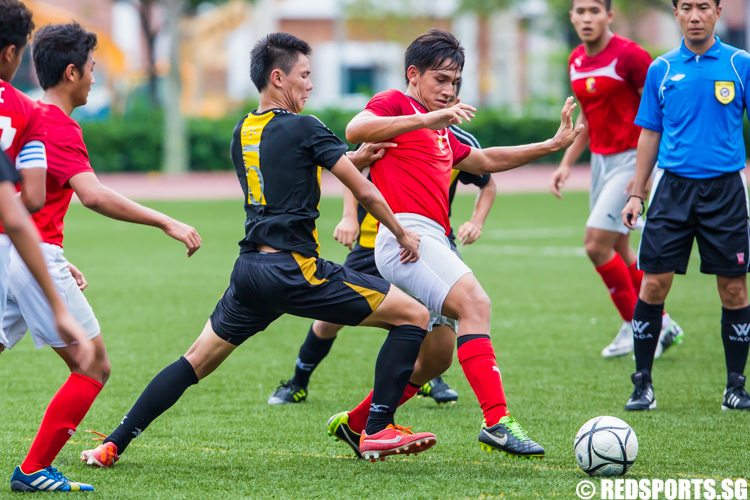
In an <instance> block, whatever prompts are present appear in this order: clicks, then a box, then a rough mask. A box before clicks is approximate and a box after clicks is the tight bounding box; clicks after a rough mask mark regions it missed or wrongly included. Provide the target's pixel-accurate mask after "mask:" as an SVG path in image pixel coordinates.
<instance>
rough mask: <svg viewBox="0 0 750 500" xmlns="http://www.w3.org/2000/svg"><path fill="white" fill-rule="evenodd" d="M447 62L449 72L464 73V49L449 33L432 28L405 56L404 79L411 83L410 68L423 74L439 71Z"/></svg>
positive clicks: (415, 42)
mask: <svg viewBox="0 0 750 500" xmlns="http://www.w3.org/2000/svg"><path fill="white" fill-rule="evenodd" d="M446 61H450V65H449V66H448V67H447V68H446V69H449V70H458V71H463V69H464V48H463V47H461V42H460V41H459V40H458V38H456V37H455V36H453V35H451V34H450V33H448V32H447V31H443V30H439V29H435V28H432V29H431V30H430V31H428V32H427V33H425V34H423V35H419V36H418V37H417V39H416V40H414V41H413V42H412V43H411V45H409V48H408V49H406V55H405V56H404V77H405V78H406V83H407V84H408V83H409V76H408V75H407V72H408V70H409V67H410V66H414V67H416V68H417V69H418V70H419V73H420V74H422V73H424V72H425V71H427V70H437V69H440V68H442V67H443V65H444V64H445V62H446Z"/></svg>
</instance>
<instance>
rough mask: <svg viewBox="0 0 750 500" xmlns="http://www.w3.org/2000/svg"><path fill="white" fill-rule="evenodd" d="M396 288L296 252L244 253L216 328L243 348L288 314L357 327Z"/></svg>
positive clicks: (217, 313) (220, 308) (218, 308)
mask: <svg viewBox="0 0 750 500" xmlns="http://www.w3.org/2000/svg"><path fill="white" fill-rule="evenodd" d="M390 287H391V285H390V284H389V283H388V282H387V281H385V280H384V279H382V278H376V277H373V276H367V275H366V274H362V273H358V272H356V271H352V270H351V269H347V268H346V267H344V266H342V265H339V264H334V263H333V262H328V261H327V260H324V259H320V258H315V257H303V256H302V255H300V254H298V253H294V252H279V253H269V254H264V253H260V252H251V253H244V254H241V255H240V256H239V258H238V259H237V261H236V262H235V264H234V270H233V271H232V277H231V279H230V282H229V288H227V291H226V292H225V293H224V296H223V297H222V298H221V300H219V303H218V304H217V305H216V309H214V312H213V314H211V327H212V328H213V330H214V332H216V335H218V336H219V337H221V338H222V339H224V340H226V341H227V342H230V343H232V344H234V345H240V344H242V343H243V342H244V341H245V340H247V339H249V338H250V337H252V336H253V335H255V334H256V333H258V332H261V331H263V330H265V329H266V328H267V327H268V325H270V324H271V323H272V322H273V321H275V320H276V319H277V318H279V316H281V315H282V314H292V315H294V316H301V317H303V318H310V319H318V320H321V321H327V322H329V323H334V324H337V325H349V326H356V325H359V324H360V323H362V321H364V320H365V319H366V318H367V317H368V316H369V315H370V314H372V312H373V311H374V310H375V309H377V308H378V306H379V305H380V303H381V302H383V299H385V296H386V294H387V293H388V291H389V290H390Z"/></svg>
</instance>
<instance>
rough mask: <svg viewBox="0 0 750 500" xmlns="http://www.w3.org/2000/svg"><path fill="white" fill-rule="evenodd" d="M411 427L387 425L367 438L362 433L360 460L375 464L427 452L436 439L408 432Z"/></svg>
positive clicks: (435, 442)
mask: <svg viewBox="0 0 750 500" xmlns="http://www.w3.org/2000/svg"><path fill="white" fill-rule="evenodd" d="M409 429H411V427H401V426H400V425H389V426H388V427H386V428H385V429H383V430H382V431H380V432H378V433H376V434H373V435H372V436H368V435H367V433H366V432H364V431H363V432H362V436H361V437H360V439H359V450H360V452H361V453H362V458H365V459H367V460H369V461H370V462H375V461H376V460H378V459H380V460H385V457H388V456H390V455H402V454H403V455H410V454H412V453H414V454H415V455H416V454H417V453H420V452H423V451H426V450H429V449H430V448H432V447H433V446H435V444H437V438H436V437H435V435H434V434H432V433H429V432H419V433H417V434H415V433H413V432H412V431H410V430H409Z"/></svg>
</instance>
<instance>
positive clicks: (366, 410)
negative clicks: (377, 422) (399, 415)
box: [349, 382, 422, 434]
mask: <svg viewBox="0 0 750 500" xmlns="http://www.w3.org/2000/svg"><path fill="white" fill-rule="evenodd" d="M421 388H422V387H421V386H419V385H414V384H412V383H411V382H409V383H408V384H406V390H405V391H404V394H403V395H402V396H401V400H400V401H399V402H398V405H399V406H401V405H402V404H404V403H406V402H407V401H409V400H410V399H411V398H413V397H414V396H416V394H417V393H418V392H419V389H421ZM371 404H372V391H370V394H368V395H367V397H366V398H365V399H363V400H362V402H361V403H359V404H358V405H357V407H356V408H354V409H353V410H352V411H350V412H349V429H351V430H352V431H354V432H356V433H357V434H362V431H363V430H365V426H366V425H367V417H369V416H370V405H371Z"/></svg>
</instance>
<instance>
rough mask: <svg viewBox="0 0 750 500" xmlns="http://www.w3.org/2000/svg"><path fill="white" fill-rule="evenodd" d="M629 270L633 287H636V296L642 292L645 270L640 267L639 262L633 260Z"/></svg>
mask: <svg viewBox="0 0 750 500" xmlns="http://www.w3.org/2000/svg"><path fill="white" fill-rule="evenodd" d="M628 272H630V281H632V282H633V288H634V289H635V295H636V297H637V296H638V295H640V294H641V283H643V271H641V270H639V269H638V262H633V264H632V265H631V266H630V267H628Z"/></svg>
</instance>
